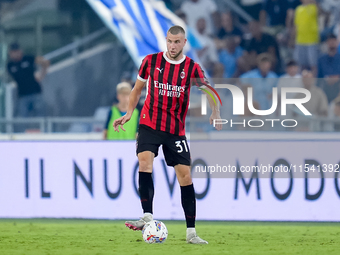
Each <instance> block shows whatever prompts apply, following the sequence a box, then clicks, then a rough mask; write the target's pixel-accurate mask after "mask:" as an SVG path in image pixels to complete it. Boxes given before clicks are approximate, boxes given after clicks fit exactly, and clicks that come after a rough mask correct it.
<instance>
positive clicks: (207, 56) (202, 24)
mask: <svg viewBox="0 0 340 255" xmlns="http://www.w3.org/2000/svg"><path fill="white" fill-rule="evenodd" d="M196 30H197V32H198V33H197V39H198V40H199V41H200V43H201V44H202V46H203V48H202V49H200V50H198V51H197V55H198V57H199V59H200V61H201V63H202V65H203V67H204V68H205V69H206V70H208V72H209V73H211V72H212V68H213V66H214V64H215V63H217V62H218V55H217V50H216V46H215V43H214V40H213V39H212V38H211V37H210V36H209V35H208V34H207V32H206V21H205V19H204V18H200V19H198V20H197V25H196Z"/></svg>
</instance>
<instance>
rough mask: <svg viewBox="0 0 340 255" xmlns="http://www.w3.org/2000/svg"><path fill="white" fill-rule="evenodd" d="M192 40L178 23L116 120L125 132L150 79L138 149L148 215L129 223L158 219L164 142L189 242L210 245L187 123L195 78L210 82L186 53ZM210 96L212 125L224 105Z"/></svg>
mask: <svg viewBox="0 0 340 255" xmlns="http://www.w3.org/2000/svg"><path fill="white" fill-rule="evenodd" d="M186 41H187V39H186V38H185V31H184V29H183V28H182V27H180V26H173V27H171V28H170V29H169V30H168V32H167V37H166V42H167V51H166V52H159V53H155V54H151V55H148V56H146V57H145V58H144V60H143V62H142V64H141V66H140V69H139V73H138V77H137V78H138V79H137V81H136V84H135V86H134V88H133V90H132V92H131V94H130V97H129V107H128V110H127V113H126V114H125V115H124V116H122V117H121V118H119V119H117V120H115V121H114V123H113V126H114V129H115V131H118V132H119V127H121V129H122V130H123V131H125V129H124V127H123V125H124V124H125V123H126V122H127V121H129V120H130V118H131V116H132V112H133V110H134V109H135V107H136V105H137V103H138V101H139V98H140V95H141V91H142V89H143V87H144V86H145V84H146V82H147V91H148V92H147V96H146V100H145V103H144V106H143V109H142V111H141V117H140V121H139V130H138V137H137V152H136V153H137V156H138V161H139V180H138V182H139V195H140V201H141V204H142V208H143V212H144V216H143V217H142V218H141V219H140V220H138V221H127V222H126V223H125V225H126V226H127V227H129V228H130V229H133V230H141V229H142V228H143V226H144V225H145V223H146V222H149V221H151V220H153V216H152V213H153V210H152V209H153V208H152V206H153V205H152V202H153V196H154V186H153V180H152V175H151V174H152V168H153V167H152V166H153V160H154V158H155V157H157V155H158V148H159V146H160V145H162V146H163V153H164V158H165V161H166V163H167V165H168V166H172V167H174V168H175V171H176V176H177V179H178V182H179V184H180V186H181V200H182V207H183V210H184V214H185V219H186V225H187V233H186V237H187V238H186V239H187V242H188V243H192V244H207V243H208V242H207V241H205V240H203V239H201V238H200V237H198V236H197V234H196V230H195V217H196V200H195V191H194V186H193V183H192V179H191V169H190V163H191V162H190V161H191V158H190V151H189V147H188V145H187V140H186V137H185V129H184V124H185V117H186V113H187V110H188V106H189V93H190V86H191V81H192V79H198V81H196V82H195V83H196V85H198V86H200V87H201V88H204V90H206V89H208V88H209V87H210V86H209V85H208V82H207V80H206V78H205V76H204V73H203V71H202V69H201V67H200V66H199V65H198V64H197V63H195V62H194V61H193V60H192V59H190V58H189V57H187V56H185V55H184V54H183V47H184V46H185V44H186ZM210 91H211V90H210ZM210 94H214V93H210ZM214 96H215V95H214ZM208 101H209V105H210V107H211V108H212V114H211V116H210V123H211V124H212V122H213V119H220V118H221V117H220V113H219V105H218V104H216V105H215V104H214V100H213V99H212V98H211V97H210V96H208ZM216 101H217V100H216ZM216 129H217V130H221V129H222V126H221V125H216Z"/></svg>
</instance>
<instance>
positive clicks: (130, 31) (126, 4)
mask: <svg viewBox="0 0 340 255" xmlns="http://www.w3.org/2000/svg"><path fill="white" fill-rule="evenodd" d="M87 2H88V3H89V4H90V5H91V6H92V8H93V9H94V10H95V11H96V12H97V14H98V15H99V17H100V18H101V19H102V20H103V21H104V23H105V24H106V26H107V27H109V28H110V29H111V31H112V32H114V34H115V35H116V36H117V37H118V38H119V40H120V41H121V42H122V43H123V44H124V45H125V47H126V48H127V50H128V52H129V53H130V55H131V57H132V59H133V61H134V62H135V64H136V66H139V65H140V64H141V61H142V59H143V58H144V57H145V56H146V55H148V54H152V53H156V52H160V51H165V50H166V40H165V37H166V33H167V31H168V29H169V28H170V27H171V26H173V25H180V26H182V27H183V28H184V29H186V26H185V23H184V22H183V21H182V20H181V19H180V18H178V17H177V16H176V15H175V14H174V13H172V12H171V11H170V10H169V9H168V8H167V7H166V6H165V4H164V2H163V1H158V0H87ZM184 51H185V54H186V55H188V56H189V57H192V58H194V59H195V57H194V55H195V54H193V52H192V51H191V50H190V45H189V43H187V46H186V47H185V49H184Z"/></svg>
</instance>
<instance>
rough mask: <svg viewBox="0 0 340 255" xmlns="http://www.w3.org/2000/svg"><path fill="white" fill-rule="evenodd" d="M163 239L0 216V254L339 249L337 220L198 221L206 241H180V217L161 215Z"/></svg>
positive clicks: (101, 223) (90, 223) (119, 227)
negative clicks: (161, 241) (165, 233)
mask: <svg viewBox="0 0 340 255" xmlns="http://www.w3.org/2000/svg"><path fill="white" fill-rule="evenodd" d="M164 223H165V224H166V226H167V228H168V231H169V236H168V239H167V240H166V242H165V243H164V244H147V243H144V241H143V239H142V235H141V232H140V231H138V232H134V231H132V230H130V229H127V228H126V227H125V226H124V222H123V221H109V220H107V221H105V220H67V219H1V220H0V254H1V255H12V254H13V255H16V254H32V255H33V254H34V255H39V254H51V255H52V254H58V255H59V254H61V255H68V254H79V255H86V254H98V255H99V254H103V255H104V254H131V255H134V254H143V255H152V254H157V255H166V254H171V255H180V254H261V255H263V254H289V255H291V254H308V255H310V254H322V255H323V254H327V255H328V254H340V223H284V222H209V221H208V222H200V221H199V222H197V226H196V229H197V231H198V234H199V235H200V236H201V237H202V238H204V239H206V240H208V241H209V244H208V245H190V244H187V243H185V223H184V222H181V221H164Z"/></svg>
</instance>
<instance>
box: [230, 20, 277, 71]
mask: <svg viewBox="0 0 340 255" xmlns="http://www.w3.org/2000/svg"><path fill="white" fill-rule="evenodd" d="M249 28H250V32H251V34H252V39H251V40H249V41H247V42H245V50H246V53H245V54H244V57H241V58H240V59H239V61H238V71H237V72H238V73H237V75H238V74H242V73H244V72H247V71H249V70H252V69H254V68H256V65H257V62H256V59H257V56H258V55H259V54H261V53H269V54H270V56H271V60H272V67H273V70H275V71H276V72H279V71H280V53H279V48H278V45H277V42H276V40H275V38H274V37H273V36H271V35H269V34H266V33H263V32H262V28H261V25H260V23H259V22H258V21H252V22H250V24H249Z"/></svg>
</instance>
